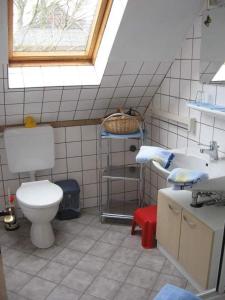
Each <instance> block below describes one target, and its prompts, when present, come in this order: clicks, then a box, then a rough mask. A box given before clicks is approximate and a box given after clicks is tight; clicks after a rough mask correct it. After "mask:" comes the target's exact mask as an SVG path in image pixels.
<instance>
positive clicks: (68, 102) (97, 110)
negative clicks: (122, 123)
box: [0, 61, 171, 125]
mask: <svg viewBox="0 0 225 300" xmlns="http://www.w3.org/2000/svg"><path fill="white" fill-rule="evenodd" d="M170 64H171V63H170V62H157V63H155V62H150V61H149V62H141V61H127V62H117V61H115V62H112V61H111V62H109V63H108V65H107V68H106V71H105V74H104V76H103V78H102V81H101V83H100V85H99V86H87V85H85V86H84V85H80V86H71V87H69V86H67V87H65V86H63V81H62V82H61V83H60V82H59V86H56V87H51V88H47V87H46V88H38V87H34V88H25V89H9V88H8V70H7V66H5V65H1V67H0V69H1V72H0V73H1V74H2V75H1V76H2V78H0V105H2V107H1V116H2V118H0V125H5V124H13V123H15V124H18V123H22V122H23V119H24V116H26V115H28V114H32V115H33V116H34V117H35V119H36V120H37V121H38V122H39V121H41V122H48V121H49V122H50V121H57V120H59V121H63V120H79V119H90V118H99V117H103V116H104V115H105V114H109V113H111V112H112V111H114V110H115V108H116V107H118V106H123V105H125V108H126V109H128V108H129V107H131V106H132V107H133V108H136V109H137V110H139V111H140V112H144V111H145V109H146V107H147V105H148V104H149V102H150V101H151V99H152V96H153V95H154V93H155V92H156V90H157V88H158V87H159V85H160V84H161V82H162V80H163V78H164V77H165V74H166V73H167V71H168V69H169V66H170ZM3 71H4V72H3ZM19 71H20V68H18V72H19ZM14 72H16V70H15V71H14ZM49 72H50V71H49V70H48V68H47V69H46V74H45V76H46V77H48V78H49V79H48V80H49V81H51V77H52V76H53V74H50V73H49ZM30 73H32V68H27V71H26V74H25V75H24V80H27V81H29V75H30ZM68 76H69V74H68ZM39 77H40V76H39ZM40 80H42V78H37V82H39V81H40ZM45 80H47V79H46V78H45ZM143 98H145V99H144V101H142V100H143ZM100 100H101V101H100ZM28 103H29V105H28Z"/></svg>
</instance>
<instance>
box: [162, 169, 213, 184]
mask: <svg viewBox="0 0 225 300" xmlns="http://www.w3.org/2000/svg"><path fill="white" fill-rule="evenodd" d="M208 178H209V176H208V174H207V173H205V172H201V171H197V170H188V169H182V168H176V169H173V170H172V171H171V173H170V175H169V176H168V178H167V181H168V182H170V183H172V184H174V185H175V186H192V185H193V184H195V183H197V182H199V181H202V180H205V179H208Z"/></svg>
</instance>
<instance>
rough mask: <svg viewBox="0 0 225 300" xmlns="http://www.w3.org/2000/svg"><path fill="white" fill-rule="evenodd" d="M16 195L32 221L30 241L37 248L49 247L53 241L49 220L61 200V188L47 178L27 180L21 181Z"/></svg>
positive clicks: (54, 213)
mask: <svg viewBox="0 0 225 300" xmlns="http://www.w3.org/2000/svg"><path fill="white" fill-rule="evenodd" d="M16 197H17V201H18V204H19V206H20V208H21V209H22V212H23V213H24V215H25V216H26V217H27V219H28V220H30V222H31V223H32V225H31V230H30V236H31V241H32V243H33V244H34V245H35V246H36V247H38V248H48V247H51V246H52V245H53V243H54V241H55V236H54V233H53V229H52V225H51V221H52V219H53V218H54V217H55V215H56V213H57V211H58V207H59V203H60V201H61V200H62V197H63V191H62V189H61V188H60V187H59V186H58V185H56V184H54V183H51V182H50V181H48V180H41V181H33V182H27V183H22V185H21V187H20V188H19V189H18V190H17V192H16Z"/></svg>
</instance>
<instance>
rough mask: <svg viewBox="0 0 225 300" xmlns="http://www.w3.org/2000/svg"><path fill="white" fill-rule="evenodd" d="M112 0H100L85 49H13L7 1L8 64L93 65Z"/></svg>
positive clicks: (11, 24)
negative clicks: (52, 50)
mask: <svg viewBox="0 0 225 300" xmlns="http://www.w3.org/2000/svg"><path fill="white" fill-rule="evenodd" d="M112 3H113V0H100V1H99V4H98V8H97V13H96V16H95V18H94V22H93V25H92V28H91V31H90V36H89V39H88V43H87V49H86V51H79V52H78V51H68V53H67V52H66V51H60V52H59V51H57V52H48V53H47V54H46V53H44V52H15V51H13V0H9V1H8V59H9V65H10V66H19V67H21V66H37V65H38V66H49V65H93V64H94V62H95V59H96V56H97V52H98V49H99V46H100V43H101V40H102V37H103V33H104V30H105V27H106V23H107V20H108V17H109V14H110V10H111V7H112Z"/></svg>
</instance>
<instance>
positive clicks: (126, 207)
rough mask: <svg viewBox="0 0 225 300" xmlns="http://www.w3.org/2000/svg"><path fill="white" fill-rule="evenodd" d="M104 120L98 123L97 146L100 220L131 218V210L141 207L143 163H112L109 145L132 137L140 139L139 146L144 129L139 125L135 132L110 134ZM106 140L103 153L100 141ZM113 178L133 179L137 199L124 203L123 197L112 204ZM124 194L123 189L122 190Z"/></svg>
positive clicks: (141, 143)
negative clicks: (104, 187) (105, 189)
mask: <svg viewBox="0 0 225 300" xmlns="http://www.w3.org/2000/svg"><path fill="white" fill-rule="evenodd" d="M103 124H104V121H103V123H102V124H101V125H100V130H99V148H98V171H99V173H98V174H99V184H98V207H99V212H100V218H101V221H103V220H104V219H105V218H110V219H127V220H131V219H132V218H133V217H132V211H134V209H135V208H137V207H141V206H142V203H143V197H144V165H142V164H139V165H138V164H136V162H134V164H132V165H122V166H121V165H118V166H114V165H112V163H111V162H112V159H111V153H112V151H111V150H112V149H111V145H112V142H113V140H115V139H123V140H126V139H134V140H139V141H140V146H141V145H143V142H144V131H143V129H142V127H141V124H140V125H139V130H138V131H137V132H135V133H131V134H126V135H118V134H111V133H108V132H106V131H105V130H104V126H103ZM103 140H106V144H107V151H106V153H103V149H102V143H103ZM103 154H104V155H106V166H103ZM113 180H122V181H124V182H125V181H133V182H134V183H135V184H137V199H135V200H134V201H130V202H129V201H128V203H126V201H125V199H121V201H120V202H119V203H121V204H120V205H119V206H118V207H117V206H114V204H115V202H118V201H114V200H113V198H112V182H113ZM104 181H106V186H107V191H106V201H103V198H104V196H105V195H103V182H104ZM124 194H125V191H124Z"/></svg>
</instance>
